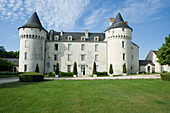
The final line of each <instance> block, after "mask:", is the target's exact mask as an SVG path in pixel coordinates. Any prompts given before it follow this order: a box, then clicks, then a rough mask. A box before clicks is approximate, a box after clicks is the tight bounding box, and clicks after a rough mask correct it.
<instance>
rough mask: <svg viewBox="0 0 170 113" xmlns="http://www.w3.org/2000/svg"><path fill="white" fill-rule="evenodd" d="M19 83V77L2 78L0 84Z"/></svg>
mask: <svg viewBox="0 0 170 113" xmlns="http://www.w3.org/2000/svg"><path fill="white" fill-rule="evenodd" d="M17 81H19V78H18V77H10V78H0V84H4V83H10V82H17Z"/></svg>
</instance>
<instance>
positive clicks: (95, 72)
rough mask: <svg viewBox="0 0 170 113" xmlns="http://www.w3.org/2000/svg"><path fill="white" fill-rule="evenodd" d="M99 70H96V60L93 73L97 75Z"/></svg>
mask: <svg viewBox="0 0 170 113" xmlns="http://www.w3.org/2000/svg"><path fill="white" fill-rule="evenodd" d="M96 74H97V71H96V62H94V64H93V75H96Z"/></svg>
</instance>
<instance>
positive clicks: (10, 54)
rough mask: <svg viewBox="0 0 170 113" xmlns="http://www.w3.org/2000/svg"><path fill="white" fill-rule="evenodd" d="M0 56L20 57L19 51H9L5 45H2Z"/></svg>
mask: <svg viewBox="0 0 170 113" xmlns="http://www.w3.org/2000/svg"><path fill="white" fill-rule="evenodd" d="M0 57H1V58H19V51H16V52H14V51H9V52H7V51H6V50H5V48H4V46H0Z"/></svg>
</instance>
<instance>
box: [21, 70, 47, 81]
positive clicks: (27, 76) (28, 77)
mask: <svg viewBox="0 0 170 113" xmlns="http://www.w3.org/2000/svg"><path fill="white" fill-rule="evenodd" d="M19 80H20V81H21V82H40V81H43V80H44V75H43V74H41V73H35V72H28V73H23V74H19Z"/></svg>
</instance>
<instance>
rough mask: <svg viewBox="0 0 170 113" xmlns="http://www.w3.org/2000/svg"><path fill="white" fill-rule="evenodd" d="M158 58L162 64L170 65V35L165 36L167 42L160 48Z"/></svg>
mask: <svg viewBox="0 0 170 113" xmlns="http://www.w3.org/2000/svg"><path fill="white" fill-rule="evenodd" d="M157 58H158V60H157V62H159V63H160V64H161V65H169V66H170V35H169V37H165V44H163V45H162V47H161V48H159V49H158V55H157Z"/></svg>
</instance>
